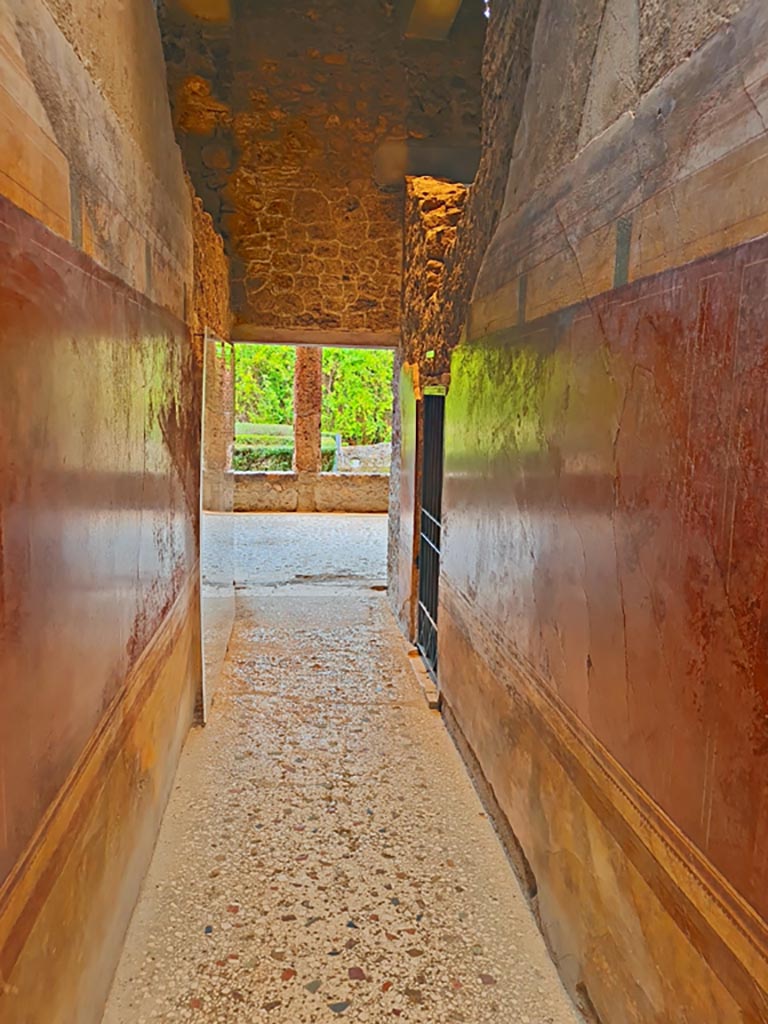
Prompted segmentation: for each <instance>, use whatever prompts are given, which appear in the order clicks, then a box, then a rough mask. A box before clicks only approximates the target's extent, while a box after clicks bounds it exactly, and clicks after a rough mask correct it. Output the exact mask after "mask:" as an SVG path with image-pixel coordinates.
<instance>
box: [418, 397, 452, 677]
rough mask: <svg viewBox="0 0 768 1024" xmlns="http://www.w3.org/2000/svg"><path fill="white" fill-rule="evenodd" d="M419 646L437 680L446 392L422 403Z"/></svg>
mask: <svg viewBox="0 0 768 1024" xmlns="http://www.w3.org/2000/svg"><path fill="white" fill-rule="evenodd" d="M422 423H423V435H422V468H421V511H420V523H419V554H418V570H419V591H418V622H417V641H416V643H417V646H418V648H419V650H420V651H421V655H422V657H423V659H424V661H425V663H426V665H427V668H428V670H429V672H430V674H431V675H432V677H433V678H434V679H435V681H437V660H438V642H437V641H438V632H437V608H438V596H439V595H438V590H439V581H440V548H441V535H442V505H443V431H444V423H445V395H442V394H425V395H424V406H423V420H422Z"/></svg>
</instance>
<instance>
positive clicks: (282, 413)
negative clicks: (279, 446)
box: [235, 345, 296, 433]
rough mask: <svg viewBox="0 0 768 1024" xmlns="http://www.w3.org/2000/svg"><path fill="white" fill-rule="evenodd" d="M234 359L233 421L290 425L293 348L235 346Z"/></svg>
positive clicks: (289, 346) (290, 346)
mask: <svg viewBox="0 0 768 1024" xmlns="http://www.w3.org/2000/svg"><path fill="white" fill-rule="evenodd" d="M235 360H236V361H235V418H236V419H237V420H239V421H240V422H243V423H266V424H291V423H293V371H294V367H295V365H296V349H295V348H294V347H293V346H292V345H237V346H235ZM264 432H265V433H266V432H267V431H264Z"/></svg>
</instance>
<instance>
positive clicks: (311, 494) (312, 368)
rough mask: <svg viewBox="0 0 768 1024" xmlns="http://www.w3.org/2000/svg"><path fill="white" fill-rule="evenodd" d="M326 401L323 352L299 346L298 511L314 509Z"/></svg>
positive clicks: (295, 397) (296, 409)
mask: <svg viewBox="0 0 768 1024" xmlns="http://www.w3.org/2000/svg"><path fill="white" fill-rule="evenodd" d="M322 400H323V350H322V349H321V348H317V347H315V346H311V345H297V346H296V374H295V376H294V382H293V431H294V449H293V468H294V470H295V472H297V473H298V474H299V511H300V512H312V511H314V508H315V478H316V477H317V474H318V473H319V472H320V465H321V464H320V412H321V406H322Z"/></svg>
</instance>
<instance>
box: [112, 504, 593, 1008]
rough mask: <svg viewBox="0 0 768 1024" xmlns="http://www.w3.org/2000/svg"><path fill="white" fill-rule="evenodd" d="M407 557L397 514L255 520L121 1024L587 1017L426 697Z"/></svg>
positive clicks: (144, 905)
mask: <svg viewBox="0 0 768 1024" xmlns="http://www.w3.org/2000/svg"><path fill="white" fill-rule="evenodd" d="M220 532H221V536H222V537H225V536H226V535H227V531H226V530H221V531H220ZM210 536H211V538H212V540H211V543H212V544H215V536H216V531H211V532H210ZM385 547H386V517H384V516H320V515H313V516H299V515H292V516H283V517H281V516H270V515H241V516H238V517H237V518H236V521H235V548H236V566H237V572H236V579H237V584H238V591H237V615H236V621H235V628H234V634H233V637H232V641H231V642H230V646H229V651H228V655H227V659H226V662H225V665H224V671H223V677H222V681H221V683H220V686H219V689H218V691H217V694H216V697H215V700H214V704H213V709H212V712H211V716H210V720H209V724H208V725H207V727H206V728H205V729H204V730H196V731H194V732H193V733H192V734H191V735H190V737H189V740H188V742H187V744H186V747H185V750H184V754H183V759H182V763H181V766H180V769H179V774H178V778H177V782H176V786H175V790H174V793H173V796H172V798H171V802H170V805H169V807H168V811H167V814H166V816H165V820H164V823H163V828H162V832H161V835H160V838H159V841H158V845H157V850H156V853H155V857H154V860H153V863H152V867H151V870H150V873H149V876H148V878H147V881H146V885H145V888H144V893H143V896H142V898H141V901H140V903H139V906H138V907H137V910H136V913H135V914H134V918H133V922H132V924H131V928H130V932H129V935H128V938H127V942H126V947H125V951H124V955H123V958H122V961H121V964H120V967H119V969H118V972H117V976H116V978H115V982H114V986H113V990H112V994H111V998H110V1002H109V1005H108V1008H107V1011H106V1014H105V1016H104V1024H149V1022H154V1021H165V1022H176V1021H193V1022H194V1021H200V1022H203V1021H205V1022H217V1024H218V1022H221V1024H225V1022H226V1024H241V1022H242V1024H245V1022H248V1024H253V1022H256V1021H262V1020H263V1021H270V1022H276V1024H305V1022H324V1021H333V1020H337V1019H340V1018H344V1019H347V1020H349V1021H355V1022H360V1024H363V1022H365V1024H369V1022H373V1024H376V1022H383V1021H390V1020H393V1019H400V1020H401V1021H403V1022H422V1024H448V1022H465V1024H484V1022H488V1024H490V1022H493V1024H575V1022H577V1021H578V1020H580V1018H579V1016H578V1014H577V1013H576V1011H575V1010H574V1009H573V1007H572V1005H571V1003H570V1002H569V1000H568V998H567V996H566V995H565V993H564V991H563V989H562V987H561V985H560V982H559V979H558V976H557V974H556V972H555V969H554V967H553V965H552V963H551V961H550V959H549V957H548V955H547V952H546V949H545V946H544V942H543V940H542V938H541V936H540V934H539V932H538V930H537V928H536V925H535V922H534V920H533V917H532V915H531V913H530V910H529V908H528V905H527V903H526V901H525V899H524V897H523V895H522V893H521V891H520V888H519V886H518V884H517V881H516V879H515V876H514V875H513V873H512V871H511V869H510V867H509V865H508V862H507V860H506V857H505V855H504V852H503V850H502V848H501V846H500V845H499V842H498V840H497V838H496V835H495V833H494V831H493V829H492V827H491V824H490V823H489V821H488V819H487V817H486V815H485V814H484V812H483V809H482V806H481V804H480V803H479V801H478V798H477V796H476V794H475V792H474V790H473V788H472V785H471V783H470V781H469V778H468V776H467V773H466V770H465V768H464V765H463V763H462V761H461V759H460V758H459V756H458V754H457V752H456V750H455V748H454V746H453V744H452V743H451V741H450V739H449V737H448V735H447V733H446V732H445V730H444V727H443V724H442V721H441V718H440V715H439V713H437V712H435V711H430V710H429V709H428V708H427V706H426V703H425V702H424V700H423V698H422V696H421V693H420V691H419V689H418V686H417V683H416V678H415V675H414V673H413V672H412V671H411V668H410V666H409V663H408V656H407V651H406V647H405V644H404V642H403V641H402V639H401V637H400V634H399V633H398V631H397V629H396V626H395V624H394V621H393V619H392V616H391V614H390V612H389V610H388V607H387V604H386V596H385V594H384V593H383V592H382V590H381V588H382V587H383V585H384V567H385ZM208 557H209V558H213V559H214V560H215V557H216V553H215V552H213V551H209V552H208ZM222 557H224V556H223V555H222Z"/></svg>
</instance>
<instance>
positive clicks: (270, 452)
mask: <svg viewBox="0 0 768 1024" xmlns="http://www.w3.org/2000/svg"><path fill="white" fill-rule="evenodd" d="M320 459H321V465H322V471H323V472H324V473H330V472H331V470H332V469H333V464H334V461H335V459H336V441H335V439H334V438H333V437H331V436H329V435H327V434H324V435H323V437H322V438H321V441H320ZM292 466H293V434H292V433H291V434H290V435H289V436H287V437H286V436H282V437H281V436H276V435H274V434H272V435H269V434H262V435H259V434H250V435H247V436H244V437H237V438H236V439H235V447H234V452H233V454H232V468H233V469H234V470H235V471H236V472H238V473H245V472H249V471H251V472H253V471H258V472H262V473H276V472H281V471H282V472H289V471H290V470H291V468H292Z"/></svg>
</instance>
